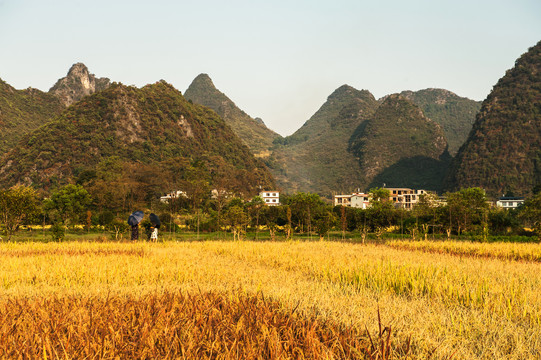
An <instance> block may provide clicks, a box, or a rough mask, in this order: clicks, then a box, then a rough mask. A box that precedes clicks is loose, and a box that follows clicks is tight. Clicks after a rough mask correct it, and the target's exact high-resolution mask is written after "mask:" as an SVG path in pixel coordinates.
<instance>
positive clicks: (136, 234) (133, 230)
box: [131, 224, 139, 240]
mask: <svg viewBox="0 0 541 360" xmlns="http://www.w3.org/2000/svg"><path fill="white" fill-rule="evenodd" d="M131 239H132V240H139V224H137V225H132V227H131Z"/></svg>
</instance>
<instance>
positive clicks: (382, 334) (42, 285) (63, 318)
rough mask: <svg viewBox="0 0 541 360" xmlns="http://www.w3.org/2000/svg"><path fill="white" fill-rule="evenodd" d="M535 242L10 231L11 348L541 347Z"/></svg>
mask: <svg viewBox="0 0 541 360" xmlns="http://www.w3.org/2000/svg"><path fill="white" fill-rule="evenodd" d="M536 246H538V247H539V245H537V244H498V243H495V244H473V243H472V244H467V243H458V242H457V243H455V242H436V243H430V242H426V243H424V242H418V243H408V242H389V243H388V244H387V245H374V244H368V245H360V244H351V243H339V242H328V241H314V242H309V241H289V242H270V241H269V242H251V241H241V242H238V241H237V242H233V241H203V242H172V241H170V242H164V243H158V244H149V243H94V242H68V243H2V244H0V357H1V358H5V357H8V358H25V357H30V358H38V357H40V358H78V359H80V358H111V359H112V358H132V357H135V358H157V357H158V358H194V359H195V358H209V359H210V358H212V359H232V358H253V359H257V358H262V359H266V358H277V359H282V358H295V359H297V358H298V359H301V358H311V359H318V358H327V359H348V358H358V359H365V358H366V359H387V358H393V359H425V358H431V359H451V358H452V359H539V358H541V290H540V286H541V263H540V262H539V261H538V260H537V258H536V257H535V256H536V255H535V254H536V251H537V248H536ZM476 247H479V249H478V250H472V249H475V248H476ZM479 251H482V252H481V253H478V252H479ZM517 253H518V254H521V255H520V256H515V255H512V254H517ZM479 254H482V255H479ZM502 254H503V255H502ZM505 254H507V255H505ZM378 312H379V316H380V319H378ZM20 344H24V346H21V345H20Z"/></svg>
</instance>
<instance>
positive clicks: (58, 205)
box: [45, 184, 92, 225]
mask: <svg viewBox="0 0 541 360" xmlns="http://www.w3.org/2000/svg"><path fill="white" fill-rule="evenodd" d="M91 202H92V199H91V197H90V195H89V194H88V192H87V191H86V190H85V189H84V188H83V187H82V186H81V185H73V184H68V185H66V186H64V187H63V188H61V189H60V190H58V191H56V192H54V193H53V194H52V195H51V198H50V199H48V200H46V202H45V208H46V209H48V210H52V211H54V212H56V214H55V215H56V216H57V217H58V218H59V220H60V221H61V222H63V223H68V224H72V225H73V224H77V223H80V221H81V216H82V215H83V214H84V213H85V210H86V209H87V207H88V206H89V205H90V203H91Z"/></svg>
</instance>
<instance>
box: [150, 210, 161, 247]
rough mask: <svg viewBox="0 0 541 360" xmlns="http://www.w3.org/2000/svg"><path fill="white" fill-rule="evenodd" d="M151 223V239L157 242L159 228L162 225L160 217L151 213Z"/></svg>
mask: <svg viewBox="0 0 541 360" xmlns="http://www.w3.org/2000/svg"><path fill="white" fill-rule="evenodd" d="M150 223H151V226H152V227H151V228H150V229H151V231H152V232H151V233H150V241H154V242H157V241H158V228H159V227H160V225H161V221H160V218H159V217H158V215H156V214H154V213H152V214H150Z"/></svg>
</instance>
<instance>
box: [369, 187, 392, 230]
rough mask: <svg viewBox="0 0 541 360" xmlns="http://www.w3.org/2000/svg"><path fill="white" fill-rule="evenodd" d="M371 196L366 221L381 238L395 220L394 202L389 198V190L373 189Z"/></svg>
mask: <svg viewBox="0 0 541 360" xmlns="http://www.w3.org/2000/svg"><path fill="white" fill-rule="evenodd" d="M370 196H371V201H370V207H369V208H368V209H366V211H365V215H366V221H367V225H368V226H369V227H370V229H371V230H372V231H374V232H375V233H376V235H377V237H378V238H380V237H381V235H382V234H383V232H384V231H385V229H386V228H388V227H389V226H391V225H392V224H393V223H394V222H395V218H396V211H395V209H394V206H393V203H392V202H391V201H390V200H389V197H390V192H389V190H387V189H383V188H375V189H371V190H370Z"/></svg>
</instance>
